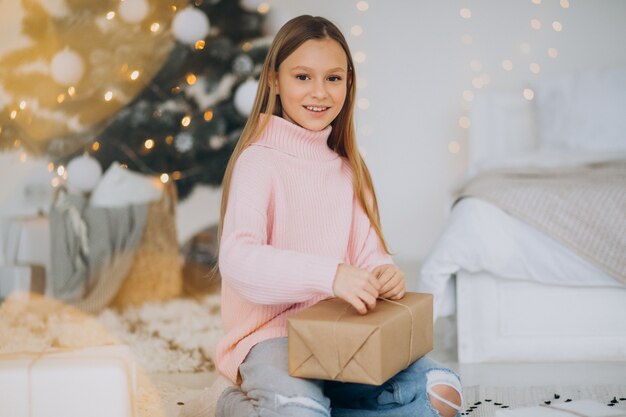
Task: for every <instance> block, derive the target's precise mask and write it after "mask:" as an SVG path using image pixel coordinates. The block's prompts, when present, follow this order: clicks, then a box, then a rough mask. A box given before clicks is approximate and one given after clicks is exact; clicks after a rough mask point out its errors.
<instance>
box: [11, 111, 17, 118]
mask: <svg viewBox="0 0 626 417" xmlns="http://www.w3.org/2000/svg"><path fill="white" fill-rule="evenodd" d="M16 117H17V110H13V111H12V112H11V120H13V119H15V118H16Z"/></svg>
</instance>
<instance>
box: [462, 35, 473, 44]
mask: <svg viewBox="0 0 626 417" xmlns="http://www.w3.org/2000/svg"><path fill="white" fill-rule="evenodd" d="M473 41H474V39H473V38H472V36H471V35H468V34H467V33H466V34H465V35H463V36H461V42H462V43H463V44H464V45H471V44H472V42H473Z"/></svg>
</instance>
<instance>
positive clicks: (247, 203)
mask: <svg viewBox="0 0 626 417" xmlns="http://www.w3.org/2000/svg"><path fill="white" fill-rule="evenodd" d="M254 156H255V155H254V153H253V152H246V151H244V152H243V153H242V154H241V155H240V156H239V158H238V159H237V162H236V164H235V168H234V170H233V175H232V177H231V184H230V193H229V198H228V207H227V209H226V213H225V215H224V227H223V232H222V239H221V244H220V249H219V261H218V262H219V267H220V272H221V274H222V279H224V280H225V281H227V282H228V283H229V284H230V285H231V286H232V287H233V288H234V289H235V290H236V291H237V292H239V293H240V294H241V296H243V297H244V298H246V299H248V300H250V301H252V302H253V303H257V304H284V303H295V302H302V301H306V300H308V299H310V298H312V297H314V296H319V295H322V294H323V295H327V296H332V295H333V289H332V288H333V283H334V279H335V274H336V272H337V267H338V265H339V264H340V263H341V260H340V259H333V258H329V257H325V256H318V255H313V254H308V253H301V252H297V251H293V250H284V249H277V248H275V247H273V246H271V245H269V244H268V233H271V225H268V215H267V213H268V210H269V208H270V206H271V204H272V175H271V167H268V166H267V165H265V166H264V164H263V160H262V158H258V157H257V158H255V157H254ZM256 156H259V155H256Z"/></svg>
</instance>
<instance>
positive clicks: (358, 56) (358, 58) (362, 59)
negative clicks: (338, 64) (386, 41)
mask: <svg viewBox="0 0 626 417" xmlns="http://www.w3.org/2000/svg"><path fill="white" fill-rule="evenodd" d="M366 58H367V55H366V54H365V52H360V51H359V52H357V53H355V54H354V61H355V62H358V63H359V64H360V63H363V62H365V59H366Z"/></svg>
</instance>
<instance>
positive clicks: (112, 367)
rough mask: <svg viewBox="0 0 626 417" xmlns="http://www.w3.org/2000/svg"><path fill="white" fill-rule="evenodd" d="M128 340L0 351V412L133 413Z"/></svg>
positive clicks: (21, 415) (64, 416) (67, 416)
mask: <svg viewBox="0 0 626 417" xmlns="http://www.w3.org/2000/svg"><path fill="white" fill-rule="evenodd" d="M136 386H137V382H136V368H135V362H134V360H133V358H132V354H131V352H130V349H129V348H128V347H127V346H123V345H115V346H99V347H90V348H83V349H58V350H46V351H44V352H40V353H13V354H9V353H5V354H0V417H134V416H136V415H137V413H136V405H135V392H136Z"/></svg>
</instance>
